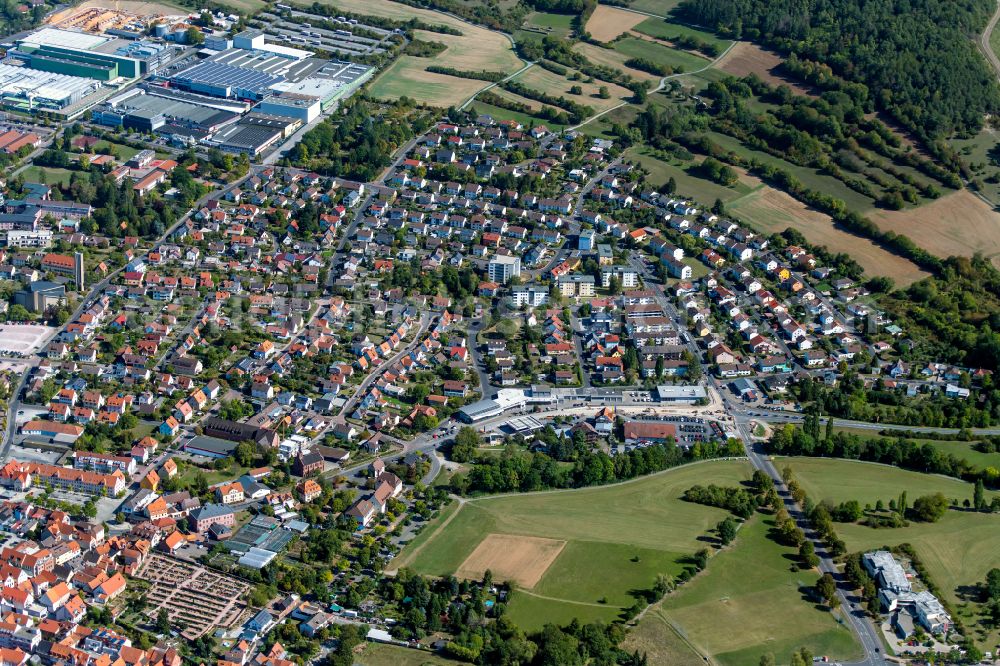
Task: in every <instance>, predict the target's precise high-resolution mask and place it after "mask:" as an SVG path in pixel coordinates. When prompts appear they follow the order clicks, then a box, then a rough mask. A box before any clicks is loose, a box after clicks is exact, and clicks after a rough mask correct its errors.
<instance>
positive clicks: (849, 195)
mask: <svg viewBox="0 0 1000 666" xmlns="http://www.w3.org/2000/svg"><path fill="white" fill-rule="evenodd" d="M704 134H705V135H706V136H708V137H709V138H710V139H711V140H712V141H713V142H714V143H716V144H718V145H719V146H721V147H723V148H725V149H726V150H731V151H733V152H734V153H736V154H737V155H740V156H742V157H745V158H749V157H755V158H757V159H758V160H760V161H761V162H763V163H764V164H771V165H773V166H775V167H777V168H779V169H783V170H785V171H787V172H789V173H791V174H794V175H795V177H796V178H798V179H799V180H800V181H802V183H803V184H804V185H805V186H806V187H808V188H810V189H814V190H818V191H820V192H825V193H826V194H829V195H830V196H833V197H836V198H838V199H841V200H843V201H844V203H846V204H847V207H848V208H850V209H851V210H857V211H863V210H869V209H870V208H871V207H872V206H873V205H874V203H875V202H874V200H873V199H871V198H869V197H866V196H865V195H863V194H861V193H860V192H855V191H854V190H852V189H851V188H849V187H848V186H847V185H844V183H843V182H841V181H839V180H837V179H836V178H834V177H832V176H826V175H823V174H822V173H820V172H819V171H818V170H816V169H808V168H804V167H800V166H798V165H796V164H792V163H791V162H789V161H787V160H784V159H782V158H780V157H776V156H774V155H771V154H769V153H765V152H763V151H759V150H754V149H753V148H748V147H747V146H744V145H743V144H742V143H740V142H739V140H738V139H735V138H733V137H731V136H729V135H726V134H720V133H719V132H712V131H709V132H705V133H704Z"/></svg>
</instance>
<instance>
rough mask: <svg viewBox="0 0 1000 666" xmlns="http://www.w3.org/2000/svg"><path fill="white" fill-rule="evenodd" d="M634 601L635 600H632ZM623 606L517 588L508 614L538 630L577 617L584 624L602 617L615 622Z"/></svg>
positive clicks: (529, 628) (562, 623) (524, 624)
mask: <svg viewBox="0 0 1000 666" xmlns="http://www.w3.org/2000/svg"><path fill="white" fill-rule="evenodd" d="M630 605H631V603H630ZM620 611H621V609H620V608H618V607H616V606H610V605H609V606H601V605H599V604H580V603H572V602H569V601H560V600H558V599H543V598H541V597H537V596H534V595H533V593H531V592H528V591H526V590H517V591H515V592H514V596H513V598H512V599H511V601H510V603H509V604H508V606H507V614H508V615H509V616H510V618H511V619H512V620H514V622H515V624H517V626H519V627H521V628H522V629H524V630H525V631H537V630H539V629H541V628H542V627H543V626H545V625H546V624H558V625H562V626H565V625H567V624H569V623H570V622H572V621H573V619H574V618H575V619H576V620H577V621H578V622H580V624H586V623H588V622H597V621H601V622H603V623H605V624H611V623H612V622H614V621H615V620H616V619H618V615H619V612H620Z"/></svg>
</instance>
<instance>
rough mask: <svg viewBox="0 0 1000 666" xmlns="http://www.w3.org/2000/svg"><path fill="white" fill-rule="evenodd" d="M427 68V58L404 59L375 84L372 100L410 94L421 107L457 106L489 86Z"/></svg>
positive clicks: (406, 57) (377, 79)
mask: <svg viewBox="0 0 1000 666" xmlns="http://www.w3.org/2000/svg"><path fill="white" fill-rule="evenodd" d="M427 65H428V62H427V60H426V59H425V58H414V57H411V56H403V57H401V58H400V59H399V60H397V61H396V62H395V63H393V65H392V66H391V67H390V68H389V69H387V70H386V71H385V72H383V73H382V74H381V75H380V76H379V77H378V78H376V79H375V81H374V82H373V83H372V87H371V95H372V97H375V98H376V99H399V98H400V97H402V96H403V95H406V96H407V97H412V98H413V99H415V100H417V102H419V103H421V104H431V105H434V106H441V107H447V106H451V105H456V106H457V105H459V104H461V103H463V102H464V101H465V100H467V99H469V98H470V97H472V96H473V95H474V94H476V93H477V92H479V91H480V90H482V89H483V88H485V87H486V86H487V85H488V84H487V83H486V82H485V81H476V80H474V79H462V78H459V77H456V76H448V75H447V74H436V73H434V72H427V71H424V68H425V67H426V66H427Z"/></svg>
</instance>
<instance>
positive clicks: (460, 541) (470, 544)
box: [392, 461, 750, 630]
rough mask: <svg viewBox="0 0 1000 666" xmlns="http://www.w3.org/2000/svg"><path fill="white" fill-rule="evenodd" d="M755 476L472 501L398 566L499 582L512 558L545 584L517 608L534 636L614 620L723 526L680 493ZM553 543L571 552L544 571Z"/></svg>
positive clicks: (694, 469)
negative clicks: (575, 622)
mask: <svg viewBox="0 0 1000 666" xmlns="http://www.w3.org/2000/svg"><path fill="white" fill-rule="evenodd" d="M749 474H750V467H749V465H748V464H747V463H745V462H743V461H713V462H706V463H698V464H693V465H687V466H685V467H681V468H677V469H673V470H668V471H665V472H661V473H659V474H655V475H651V476H647V477H643V478H641V479H636V480H634V481H630V482H627V483H622V484H617V485H613V486H605V487H600V488H586V489H581V490H565V491H553V492H541V493H529V494H521V495H505V496H498V497H484V498H479V499H473V500H469V501H467V502H465V503H464V504H462V505H460V506H456V507H455V508H451V507H449V509H448V510H446V511H444V512H442V515H441V516H439V518H438V519H437V521H436V522H435V524H432V525H430V526H428V527H427V528H426V530H425V531H424V532H423V533H422V534H421V535H420V536H419V537H418V538H417V539H415V540H414V541H413V543H411V544H410V545H408V546H407V547H406V549H404V550H403V552H402V553H401V554H400V555H399V556H398V557H397V558H396V559H395V560H394V561H393V563H392V566H393V568H400V567H404V566H408V567H410V568H412V569H414V570H415V571H417V572H419V573H423V574H428V575H436V576H440V575H446V574H452V573H456V572H461V571H462V570H463V569H467V570H469V571H473V572H474V573H475V572H479V571H480V570H481V569H482V568H484V564H486V563H487V562H488V563H489V565H490V568H491V569H492V570H493V572H494V575H495V576H496V577H497V578H501V577H502V576H499V575H498V571H499V570H502V569H504V568H507V569H510V568H511V563H512V561H513V560H514V559H518V560H522V561H530V562H532V564H531V569H532V572H531V573H532V576H531V577H532V578H535V577H537V580H536V582H534V583H533V584H530V585H529V584H525V585H523V586H522V587H521V589H519V590H518V592H517V593H516V594H515V595H514V599H513V601H512V602H511V605H510V613H511V614H512V617H513V618H514V619H515V620H516V621H517V623H518V624H519V625H521V626H523V627H524V628H525V629H529V630H530V629H536V628H538V627H540V626H541V625H542V624H544V623H545V622H546V621H556V620H555V619H554V618H566V620H567V621H568V620H569V619H572V618H573V617H574V616H576V617H580V618H581V621H583V618H588V619H603V620H606V621H610V620H613V619H614V618H615V617H617V615H618V613H619V611H620V610H621V608H623V607H626V606H630V605H631V604H632V603H633V600H634V599H633V597H632V595H631V594H630V591H634V590H644V589H649V588H650V587H651V586H652V584H653V583H654V581H655V580H656V576H657V574H660V573H673V574H677V573H679V572H680V571H681V570H682V569H683V564H682V560H683V558H684V557H686V556H689V555H691V554H692V553H694V552H695V551H696V550H698V549H699V548H701V547H703V546H704V543H703V542H700V541H699V540H698V537H699V536H703V535H705V534H707V533H708V532H709V531H710V530H711V529H712V527H713V526H714V525H715V524H716V523H718V522H719V521H720V520H722V518H723V517H725V515H726V514H725V512H724V511H722V510H720V509H715V508H712V507H706V506H701V505H697V504H691V503H688V502H684V501H682V500H681V495H682V493H683V492H684V491H685V490H686V489H688V488H690V487H691V486H693V485H695V484H698V483H701V484H707V483H717V484H724V485H733V484H736V483H739V482H740V481H742V480H744V479H746V478H748V476H749ZM552 542H555V543H559V542H564V544H565V545H563V546H561V549H560V550H559V551H558V553H557V555H556V557H554V558H553V559H552V560H551V561H550V562H549V563H548V564H547V565H546V566H545V567H544V570H543V571H539V569H541V568H542V567H541V566H540V564H539V563H540V562H541V561H542V560H543V559H545V557H544V556H543V555H542V549H544V548H555V543H552ZM484 543H485V544H487V545H486V546H485V547H484V546H483V544H484ZM501 545H502V547H499V546H501ZM539 545H541V546H542V549H540V548H539ZM526 552H527V553H530V554H529V555H527V556H526V555H525V553H526ZM526 557H527V560H525V558H526ZM508 560H511V562H508ZM522 582H526V583H531V581H530V580H528V581H522Z"/></svg>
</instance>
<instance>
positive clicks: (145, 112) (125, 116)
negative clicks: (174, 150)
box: [92, 90, 239, 139]
mask: <svg viewBox="0 0 1000 666" xmlns="http://www.w3.org/2000/svg"><path fill="white" fill-rule="evenodd" d="M92 117H93V120H94V122H97V123H100V124H102V125H111V126H120V127H125V128H127V129H135V130H139V131H142V132H160V133H162V134H165V135H171V134H183V135H188V136H194V137H195V138H196V139H202V138H205V137H206V136H208V135H209V134H211V133H212V132H216V131H218V130H219V129H221V128H223V127H225V126H226V125H229V124H231V123H234V122H236V121H237V120H239V114H237V113H233V112H231V111H223V110H220V109H215V108H211V107H207V106H201V105H199V104H191V103H189V102H185V101H180V100H176V101H175V100H169V99H165V98H163V97H160V96H158V95H152V94H146V93H144V92H143V91H142V90H131V91H129V92H128V93H125V94H124V95H121V96H119V97H117V98H114V99H111V100H108V102H107V103H106V104H103V105H102V106H100V107H98V108H96V109H94V112H93V114H92Z"/></svg>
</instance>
